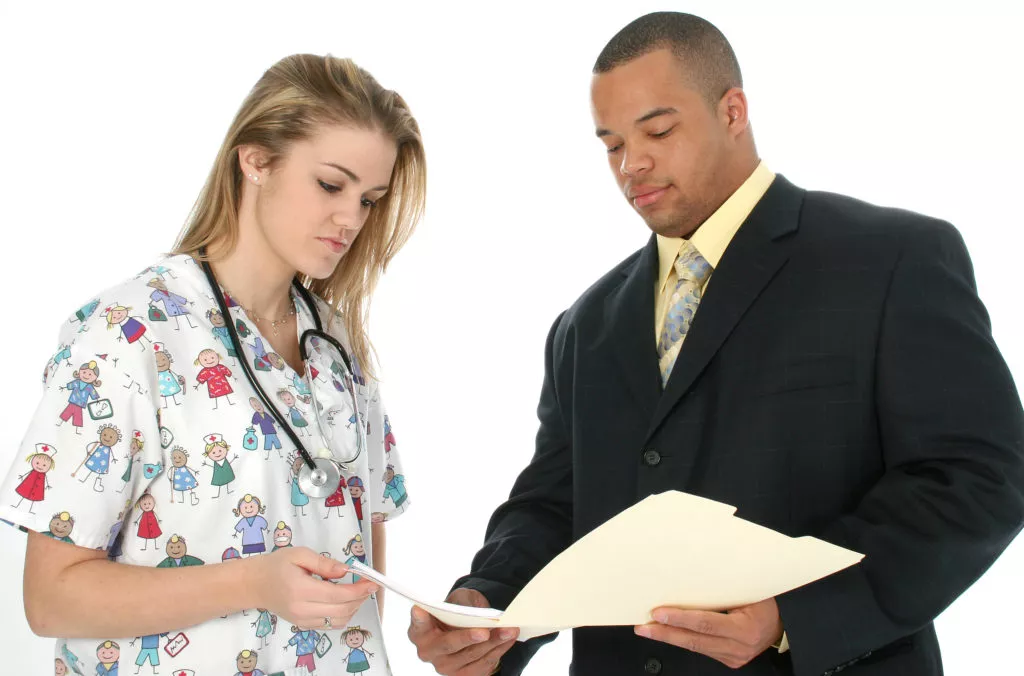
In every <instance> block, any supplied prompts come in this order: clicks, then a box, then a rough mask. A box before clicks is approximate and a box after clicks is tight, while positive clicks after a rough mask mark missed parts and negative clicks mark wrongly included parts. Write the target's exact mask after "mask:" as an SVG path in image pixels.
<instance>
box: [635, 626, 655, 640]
mask: <svg viewBox="0 0 1024 676" xmlns="http://www.w3.org/2000/svg"><path fill="white" fill-rule="evenodd" d="M634 631H635V632H636V635H637V636H643V637H644V638H650V637H651V628H650V627H648V626H647V625H642V626H639V627H637V628H636V629H634Z"/></svg>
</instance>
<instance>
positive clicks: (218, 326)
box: [206, 308, 238, 359]
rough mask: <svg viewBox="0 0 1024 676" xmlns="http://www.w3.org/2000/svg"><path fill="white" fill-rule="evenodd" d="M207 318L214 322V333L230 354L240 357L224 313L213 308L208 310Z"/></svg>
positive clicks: (234, 357) (236, 357)
mask: <svg viewBox="0 0 1024 676" xmlns="http://www.w3.org/2000/svg"><path fill="white" fill-rule="evenodd" d="M206 318H207V319H209V320H210V323H211V324H213V335H214V337H215V338H216V339H217V340H219V341H220V342H221V344H222V345H223V346H224V350H225V352H227V353H228V356H229V357H231V358H232V359H238V353H237V352H235V346H234V344H232V342H231V332H230V331H229V330H228V327H227V322H225V321H224V315H222V314H221V312H220V310H218V309H217V308H212V309H210V310H207V311H206Z"/></svg>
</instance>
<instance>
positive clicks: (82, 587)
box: [25, 533, 259, 639]
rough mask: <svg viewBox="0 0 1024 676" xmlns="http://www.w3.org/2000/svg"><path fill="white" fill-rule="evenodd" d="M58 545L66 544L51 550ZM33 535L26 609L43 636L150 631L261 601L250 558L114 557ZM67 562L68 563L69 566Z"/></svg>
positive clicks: (190, 623)
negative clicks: (155, 563) (71, 555)
mask: <svg viewBox="0 0 1024 676" xmlns="http://www.w3.org/2000/svg"><path fill="white" fill-rule="evenodd" d="M54 548H61V549H54ZM64 548H67V545H66V544H64V543H60V542H55V541H53V540H51V539H50V538H47V537H46V536H44V535H39V534H37V533H29V545H28V550H27V554H26V558H25V567H26V571H25V614H26V617H27V618H28V622H29V625H30V626H31V628H32V631H33V632H35V633H36V634H38V635H39V636H48V637H55V638H56V637H63V638H96V639H101V638H109V637H126V636H148V635H150V634H159V633H162V632H165V631H168V629H172V628H175V627H191V626H194V625H197V624H200V623H202V622H205V621H207V620H210V619H213V618H216V617H221V616H224V615H229V614H233V613H237V612H239V611H241V610H243V609H246V608H253V607H256V606H257V605H258V602H257V596H258V591H259V585H258V584H256V583H255V582H256V575H257V573H256V571H257V566H258V565H259V562H258V561H256V560H253V559H242V560H237V561H227V562H224V563H213V564H209V565H202V566H185V567H180V568H149V567H145V566H134V565H130V564H124V563H115V562H112V561H109V560H107V559H106V558H105V556H103V558H98V557H99V556H102V555H103V553H102V552H96V553H92V552H87V550H82V552H76V553H75V556H77V557H78V558H79V559H80V560H72V561H70V562H69V561H68V557H67V551H66V550H64V551H62V549H64ZM69 563H70V565H68V564H69Z"/></svg>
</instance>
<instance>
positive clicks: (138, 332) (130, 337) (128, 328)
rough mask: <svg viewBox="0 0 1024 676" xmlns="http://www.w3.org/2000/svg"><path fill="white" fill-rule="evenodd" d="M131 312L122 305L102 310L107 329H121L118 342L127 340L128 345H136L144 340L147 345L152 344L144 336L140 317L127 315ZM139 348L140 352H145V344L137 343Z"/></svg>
mask: <svg viewBox="0 0 1024 676" xmlns="http://www.w3.org/2000/svg"><path fill="white" fill-rule="evenodd" d="M131 311H132V309H131V308H130V307H126V306H124V305H109V306H107V308H106V309H104V310H103V312H104V314H105V315H106V316H107V329H108V330H109V329H112V328H114V327H115V326H116V327H118V328H119V329H121V335H119V336H118V337H117V340H118V342H121V341H122V340H127V341H128V344H129V345H131V344H132V343H138V342H139V339H140V338H144V339H145V340H146V342H147V343H150V344H152V342H153V341H152V339H150V337H149V336H147V335H146V325H145V324H143V323H142V322H141V321H139V320H140V319H142V318H141V317H132V316H130V315H129V313H130V312H131ZM139 347H141V348H142V351H143V352H145V351H146V345H145V343H139Z"/></svg>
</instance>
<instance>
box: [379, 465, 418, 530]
mask: <svg viewBox="0 0 1024 676" xmlns="http://www.w3.org/2000/svg"><path fill="white" fill-rule="evenodd" d="M388 498H391V500H392V501H393V502H394V503H395V509H401V508H402V505H404V504H405V501H406V500H408V499H409V494H408V493H407V492H406V491H405V476H403V475H401V474H395V467H394V465H388V466H387V469H385V470H384V499H385V500H387V499H388ZM382 516H383V515H382ZM381 520H383V519H381ZM374 523H378V521H377V520H374Z"/></svg>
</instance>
